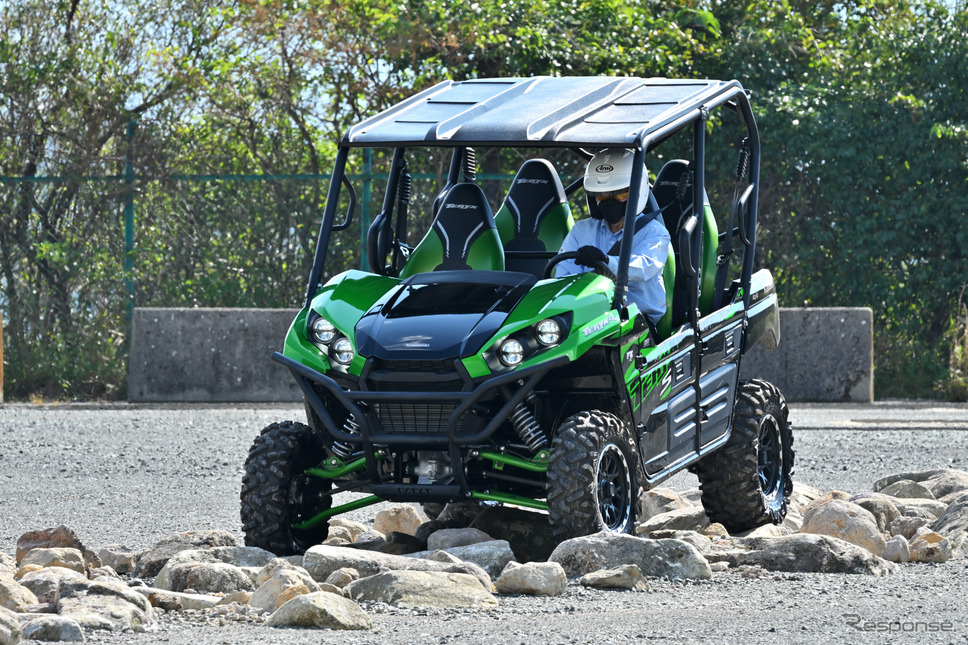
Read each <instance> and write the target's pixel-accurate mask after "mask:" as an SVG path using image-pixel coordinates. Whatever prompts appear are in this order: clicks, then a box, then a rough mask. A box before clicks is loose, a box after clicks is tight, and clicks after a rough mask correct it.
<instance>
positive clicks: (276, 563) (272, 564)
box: [255, 558, 319, 592]
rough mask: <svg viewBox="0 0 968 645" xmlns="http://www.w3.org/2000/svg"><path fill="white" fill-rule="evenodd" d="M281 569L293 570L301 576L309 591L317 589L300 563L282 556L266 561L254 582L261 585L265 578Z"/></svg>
mask: <svg viewBox="0 0 968 645" xmlns="http://www.w3.org/2000/svg"><path fill="white" fill-rule="evenodd" d="M301 562H302V559H301V558H300V563H301ZM281 571H291V572H293V573H294V574H296V575H297V576H299V577H300V578H302V580H303V582H304V583H305V584H306V586H307V587H309V589H310V591H313V592H316V591H319V589H316V588H314V585H315V584H316V583H315V581H314V580H313V578H312V576H310V575H309V572H308V571H306V569H304V568H303V567H302V566H301V565H296V564H293V563H292V562H289V561H288V560H285V559H283V558H274V559H272V560H270V561H269V562H268V563H266V565H265V566H264V567H262V569H261V570H260V571H259V573H257V574H256V577H255V584H256V585H257V586H258V585H262V584H264V583H265V582H266V581H267V580H269V579H270V578H272V577H273V576H275V575H276V574H277V573H280V572H281Z"/></svg>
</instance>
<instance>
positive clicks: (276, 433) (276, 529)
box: [241, 421, 333, 555]
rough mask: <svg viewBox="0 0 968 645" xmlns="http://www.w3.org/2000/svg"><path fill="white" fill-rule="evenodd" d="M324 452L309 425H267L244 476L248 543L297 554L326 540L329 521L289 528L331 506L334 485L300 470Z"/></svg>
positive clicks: (244, 520) (316, 461) (254, 445)
mask: <svg viewBox="0 0 968 645" xmlns="http://www.w3.org/2000/svg"><path fill="white" fill-rule="evenodd" d="M324 456H325V451H324V449H323V447H322V445H321V444H320V442H319V440H318V439H317V438H316V436H315V435H314V434H313V431H312V429H311V428H310V427H309V426H307V425H305V424H302V423H297V422H295V421H283V422H282V423H273V424H271V425H268V426H266V427H265V428H264V429H263V430H262V433H261V434H260V435H259V436H258V437H256V439H255V441H254V442H253V443H252V447H251V448H250V449H249V456H248V458H247V459H246V460H245V474H244V475H243V477H242V494H241V499H242V508H241V516H242V530H243V531H244V532H245V544H246V545H247V546H257V547H260V548H263V549H266V550H267V551H271V552H273V553H275V554H276V555H297V554H300V553H304V552H305V551H306V549H308V548H309V547H311V546H313V545H314V544H319V543H320V542H322V541H323V540H325V539H326V535H327V533H328V532H329V524H328V523H327V522H323V523H322V524H320V525H319V526H317V527H315V528H312V529H304V530H299V529H295V528H293V526H292V525H293V524H299V523H300V522H303V521H305V520H308V519H310V518H311V517H313V516H314V515H316V514H317V513H320V512H322V511H325V510H328V509H329V508H330V506H331V505H332V501H333V500H332V496H331V495H330V494H329V491H330V490H331V488H332V484H331V483H330V482H329V481H327V480H324V479H321V478H319V477H313V476H311V475H306V474H304V471H305V470H306V469H307V468H311V467H313V466H316V465H317V464H319V463H320V461H321V460H322V459H323V458H324Z"/></svg>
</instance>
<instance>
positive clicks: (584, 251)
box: [575, 245, 608, 269]
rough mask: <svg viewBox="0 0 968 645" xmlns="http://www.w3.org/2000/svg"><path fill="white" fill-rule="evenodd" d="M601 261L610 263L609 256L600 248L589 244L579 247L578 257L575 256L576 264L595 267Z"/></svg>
mask: <svg viewBox="0 0 968 645" xmlns="http://www.w3.org/2000/svg"><path fill="white" fill-rule="evenodd" d="M599 262H604V263H605V264H608V256H607V255H605V252H604V251H602V250H601V249H600V248H598V247H596V246H591V245H588V246H583V247H581V248H580V249H578V257H576V258H575V264H578V265H580V266H583V267H589V268H592V269H594V268H595V267H596V266H598V263H599Z"/></svg>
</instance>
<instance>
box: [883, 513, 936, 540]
mask: <svg viewBox="0 0 968 645" xmlns="http://www.w3.org/2000/svg"><path fill="white" fill-rule="evenodd" d="M930 523H931V520H928V519H927V518H924V517H907V516H905V515H902V516H901V517H899V518H897V519H896V520H894V521H893V522H891V529H890V532H891V535H892V536H898V535H900V536H903V537H904V538H905V539H907V540H910V539H911V538H913V537H914V534H915V533H917V531H918V529H919V528H921V527H922V526H927V525H928V524H930Z"/></svg>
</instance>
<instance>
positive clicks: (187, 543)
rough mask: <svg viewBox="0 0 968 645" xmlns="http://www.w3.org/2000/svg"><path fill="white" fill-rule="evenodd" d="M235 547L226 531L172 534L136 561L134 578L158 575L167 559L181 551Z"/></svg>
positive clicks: (235, 543) (235, 542) (233, 539)
mask: <svg viewBox="0 0 968 645" xmlns="http://www.w3.org/2000/svg"><path fill="white" fill-rule="evenodd" d="M237 545H238V541H237V540H236V539H235V536H234V535H232V534H231V533H229V532H228V531H187V532H184V533H173V534H172V535H169V536H168V537H166V538H165V539H163V540H161V541H160V542H158V543H156V544H155V545H154V546H153V547H151V549H149V550H148V551H147V552H145V553H144V554H143V555H142V556H141V557H140V558H139V559H138V565H137V566H136V567H135V568H134V576H135V577H136V578H152V577H154V576H156V575H158V572H159V571H161V568H162V567H163V566H165V563H166V562H168V560H169V558H171V557H172V556H173V555H175V554H176V553H180V552H181V551H188V550H189V549H205V548H212V547H217V546H237Z"/></svg>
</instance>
